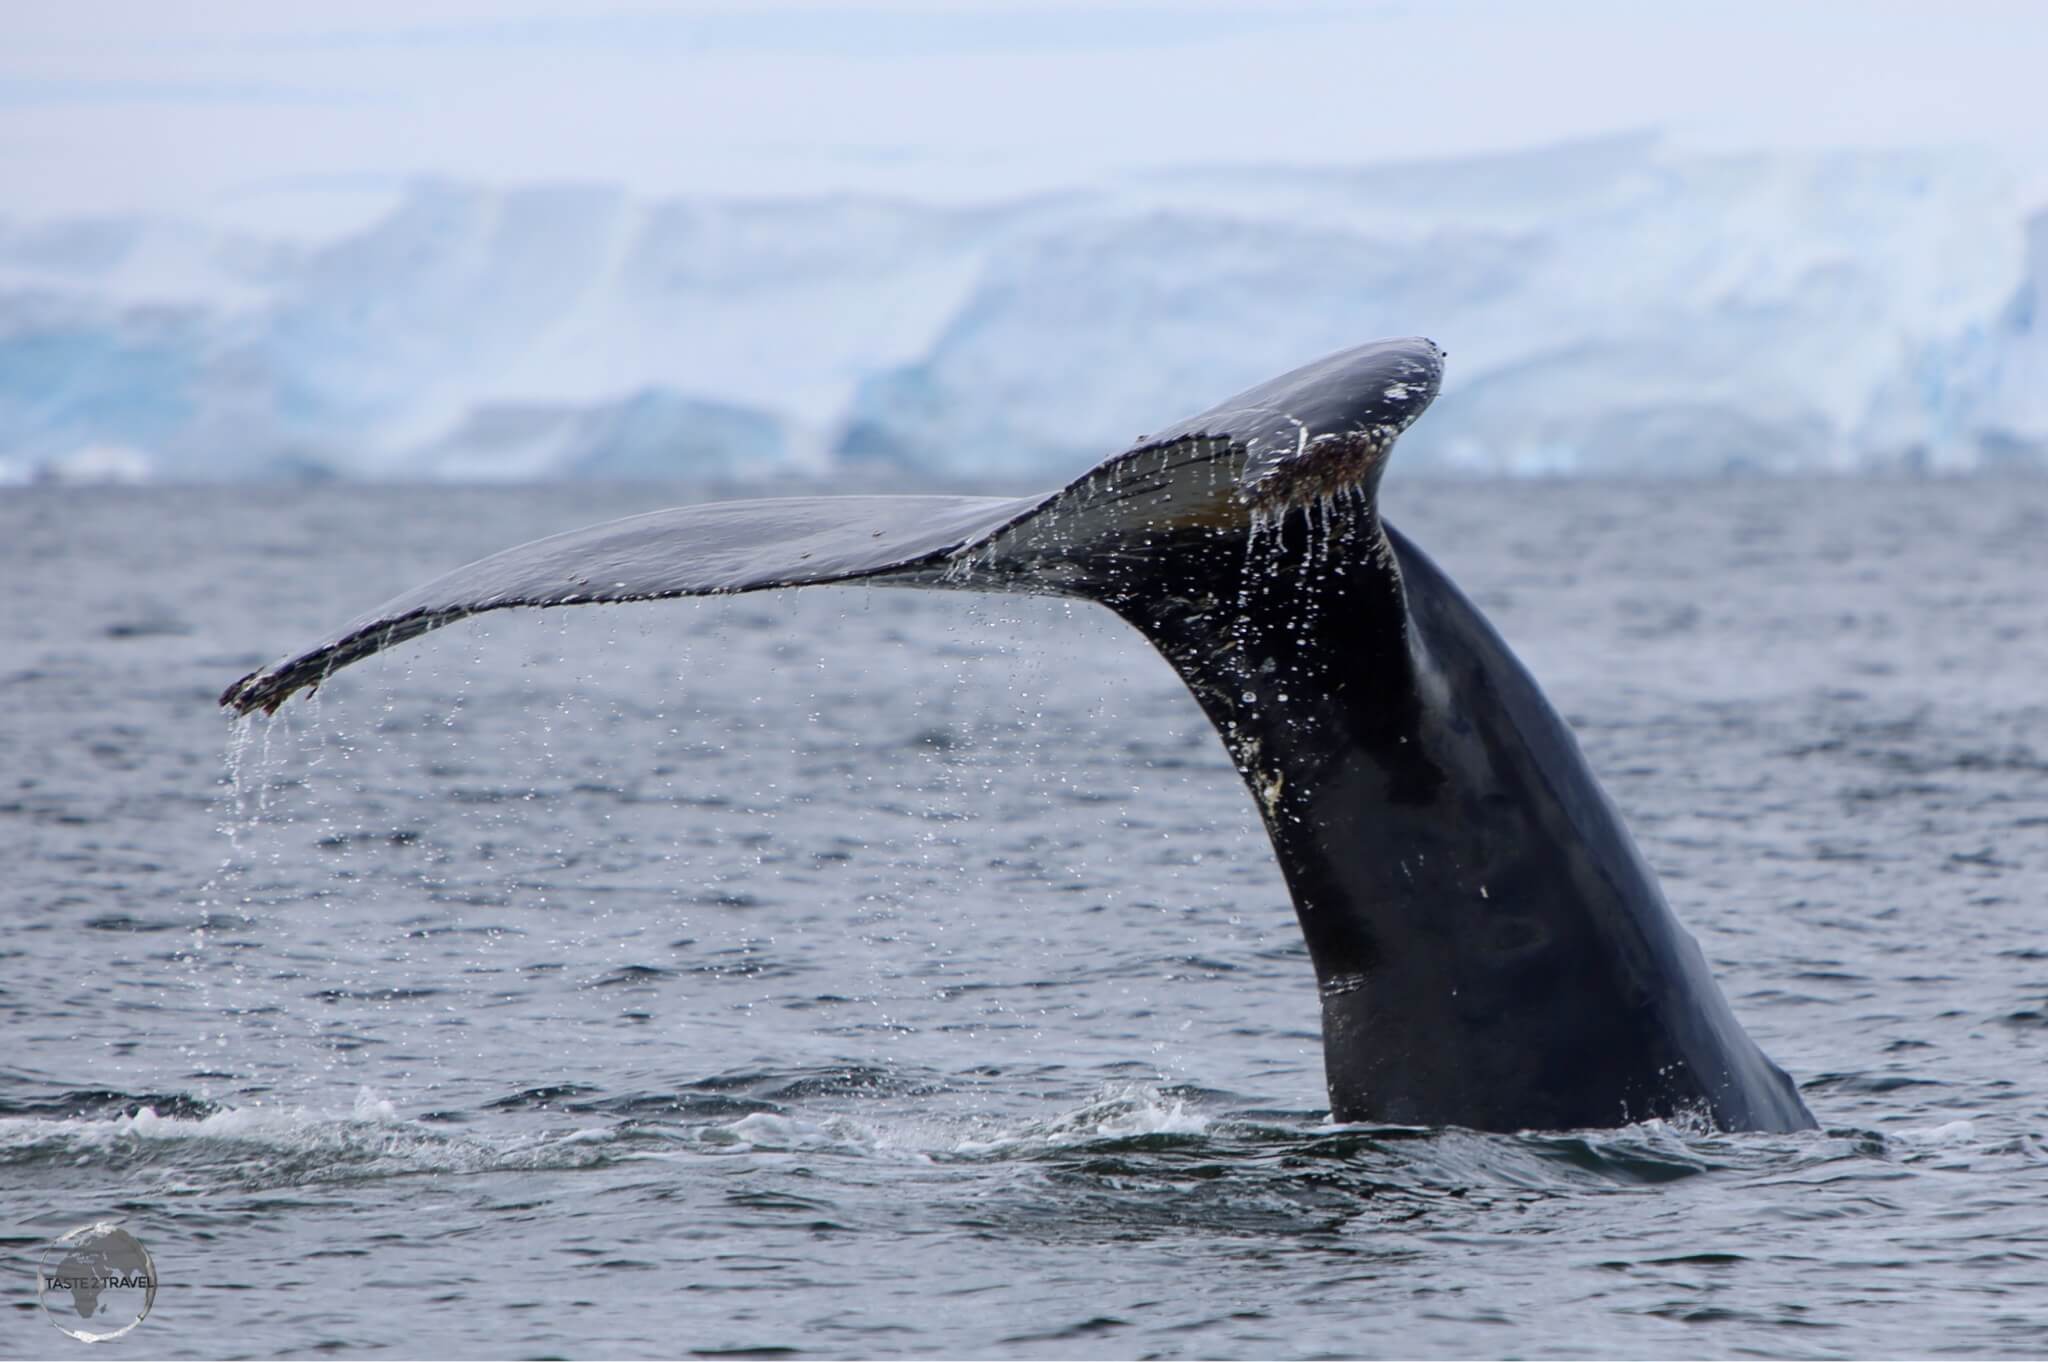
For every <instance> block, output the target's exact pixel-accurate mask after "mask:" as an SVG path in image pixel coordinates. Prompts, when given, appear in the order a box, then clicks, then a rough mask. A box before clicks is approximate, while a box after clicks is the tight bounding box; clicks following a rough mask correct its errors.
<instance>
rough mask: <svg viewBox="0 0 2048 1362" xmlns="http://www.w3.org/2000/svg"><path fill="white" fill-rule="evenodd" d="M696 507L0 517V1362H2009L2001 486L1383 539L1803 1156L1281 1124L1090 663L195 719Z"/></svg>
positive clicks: (1249, 949) (727, 654)
mask: <svg viewBox="0 0 2048 1362" xmlns="http://www.w3.org/2000/svg"><path fill="white" fill-rule="evenodd" d="M691 495H692V494H691V493H690V492H689V491H688V490H687V489H662V488H643V487H625V486H614V487H601V486H589V485H579V486H553V487H522V488H511V489H461V488H441V487H405V488H399V487H359V486H341V487H336V486H326V487H310V488H295V489H253V490H252V489H227V488H182V489H179V488H174V489H130V490H108V489H64V488H42V487H34V488H13V489H7V490H5V491H4V492H0V573H4V590H0V866H4V876H0V962H4V970H0V1241H4V1244H0V1247H4V1253H0V1284H4V1294H0V1300H4V1301H5V1303H6V1304H7V1305H8V1306H9V1307H11V1308H9V1309H8V1310H7V1311H5V1313H4V1316H0V1354H4V1355H6V1356H10V1357H16V1356H31V1355H40V1356H48V1355H56V1356H70V1355H74V1354H80V1353H83V1352H85V1351H86V1345H83V1344H79V1343H74V1342H73V1341H72V1340H71V1339H69V1338H67V1337H65V1336H64V1335H63V1334H60V1333H58V1332H56V1331H55V1330H54V1329H52V1328H51V1326H50V1324H49V1322H48V1321H46V1320H45V1318H44V1317H43V1313H42V1310H41V1308H40V1307H39V1306H38V1304H37V1300H36V1280H35V1273H36V1265H37V1263H38V1261H40V1259H41V1255H42V1254H43V1253H44V1251H45V1246H46V1245H47V1244H48V1243H49V1242H50V1241H51V1240H52V1239H54V1238H55V1237H56V1236H58V1235H60V1234H62V1233H64V1232H65V1231H67V1230H70V1229H72V1228H74V1227H77V1226H80V1225H83V1224H87V1223H90V1222H93V1221H97V1220H104V1219H114V1218H118V1219H121V1220H122V1221H123V1222H124V1228H126V1229H127V1230H128V1231H129V1232H131V1233H132V1234H133V1235H134V1236H135V1237H136V1239H138V1240H139V1241H140V1242H141V1243H143V1244H144V1245H146V1246H147V1248H148V1250H149V1252H150V1253H151V1254H152V1255H153V1257H154V1261H155V1265H156V1269H157V1273H158V1280H159V1289H158V1293H157V1297H156V1301H155V1305H154V1308H153V1310H152V1312H151V1314H150V1315H149V1317H148V1318H147V1319H146V1320H145V1321H144V1322H143V1323H142V1324H141V1326H140V1327H139V1328H137V1329H136V1330H135V1331H134V1332H133V1333H131V1334H129V1335H128V1336H126V1337H125V1338H123V1339H121V1340H118V1341H116V1342H113V1343H109V1344H105V1345H102V1346H101V1349H100V1353H101V1355H110V1356H158V1355H161V1356H173V1357H243V1356H263V1355H271V1354H282V1355H289V1356H342V1357H355V1356H388V1357H413V1356H422V1357H468V1356H496V1355H510V1356H567V1357H586V1356H587V1357H598V1356H628V1357H640V1356H660V1355H686V1356H687V1355H703V1356H834V1355H847V1354H851V1355H869V1356H886V1357H1077V1358H1078V1357H1129V1356H1142V1357H1266V1356H1277V1357H1321V1356H1352V1355H1363V1356H1419V1357H1465V1356H1524V1357H1542V1356H1561V1355H1589V1356H1603V1357H1604V1356H1644V1355H1649V1356H1672V1355H1694V1356H1705V1357H1733V1356H1748V1355H1757V1354H1764V1355H1779V1356H1790V1357H1829V1358H1832V1357H1854V1356H1864V1355H1872V1354H1878V1355H1922V1354H1924V1355H1953V1354H1963V1355H1996V1356H2021V1355H2036V1356H2038V1355H2042V1354H2044V1353H2048V592H2044V586H2043V584H2044V583H2048V483H2042V482H2015V483H2000V482H1981V481H1979V482H1940V481H1916V482H1876V483H1861V482H1859V483H1852V482H1801V483H1791V482H1777V481H1769V482H1766V481H1752V482H1740V483H1684V484H1621V483H1582V482H1555V483H1535V484H1529V483H1515V484H1483V483H1482V484H1471V483H1464V484H1460V483H1429V482H1420V483H1417V482H1407V483H1399V482H1397V483H1396V484H1395V485H1392V486H1390V487H1389V488H1388V490H1387V494H1386V505H1387V508H1388V512H1389V515H1390V518H1392V519H1394V520H1395V521H1396V522H1397V523H1399V524H1400V525H1401V526H1402V527H1403V528H1404V529H1406V530H1407V531H1408V532H1409V533H1410V534H1411V535H1412V536H1413V537H1414V538H1416V539H1417V540H1418V541H1419V542H1420V543H1421V544H1422V545H1423V546H1424V547H1425V548H1427V549H1428V550H1429V551H1430V552H1431V553H1432V554H1433V555H1434V556H1435V557H1436V558H1437V559H1438V561H1439V562H1441V563H1442V564H1443V565H1444V566H1445V567H1446V568H1447V569H1448V570H1449V572H1450V573H1451V574H1452V575H1453V576H1454V577H1455V578H1456V579H1458V580H1459V581H1460V582H1461V583H1462V584H1463V585H1464V586H1465V588H1466V589H1467V590H1468V591H1469V592H1470V593H1471V594H1472V595H1473V596H1474V597H1475V598H1476V599H1477V600H1478V601H1479V602H1480V604H1481V605H1482V606H1483V607H1484V608H1485V609H1486V610H1487V611H1488V612H1489V613H1490V614H1491V616H1492V617H1493V619H1494V620H1495V622H1496V623H1497V624H1498V625H1499V626H1500V627H1501V629H1502V631H1503V632H1504V633H1505V634H1506V636H1507V637H1508V639H1509V640H1510V641H1511V642H1512V643H1513V644H1514V645H1515V646H1516V648H1517V649H1518V650H1519V651H1520V653H1521V654H1522V656H1523V658H1524V659H1525V660H1526V661H1527V662H1528V663H1529V664H1530V666H1531V667H1532V669H1533V670H1534V671H1535V673H1536V674H1537V676H1538V677H1539V678H1541V679H1542V680H1543V682H1544V684H1545V685H1546V687H1547V688H1548V689H1549V692H1550V694H1551V696H1552V698H1553V699H1554V700H1555V701H1556V703H1557V704H1558V706H1559V708H1560V709H1561V711H1562V712H1563V713H1565V714H1566V715H1567V716H1568V717H1569V719H1570V720H1571V722H1572V723H1573V725H1574V726H1575V727H1576V729H1577V730H1578V733H1579V735H1580V738H1581V741H1582V742H1583V744H1584V746H1585V748H1586V750H1587V752H1588V754H1589V756H1590V758H1591V761H1592V763H1593V765H1594V767H1595V769H1596V770H1597V771H1598V772H1599V773H1600V775H1601V776H1602V778H1603V779H1604V780H1605V781H1606V783H1607V785H1608V787H1609V789H1610V790H1611V791H1612V793H1613V794H1614V795H1615V797H1616V799H1617V801H1618V803H1619V804H1620V805H1621V807H1622V808H1623V809H1624V810H1625V811H1626V813H1627V815H1628V817H1629V820H1630V823H1631V825H1632V826H1633V828H1634V829H1635V832H1636V834H1637V835H1638V837H1639V838H1640V839H1641V842H1642V845H1643V847H1644V850H1645V852H1646V853H1647V855H1648V857H1649V859H1650V860H1651V862H1652V863H1653V864H1654V865H1655V866H1656V868H1657V869H1658V871H1659V872H1660V873H1661V875H1662V877H1663V879H1664V883H1665V886H1666V888H1667V890H1668V892H1669V895H1670V897H1671V899H1672V901H1673V905H1674V907H1675V908H1676V909H1677V910H1678V912H1679V914H1680V916H1681V917H1682V918H1683V919H1684V920H1685V921H1686V923H1687V924H1688V925H1689V926H1690V927H1691V929H1692V930H1693V931H1694V932H1695V933H1696V934H1697V935H1698V936H1699V938H1700V940H1701V942H1702V944H1703V945H1704V946H1705V948H1706V951H1707V954H1708V957H1709V958H1710V959H1711V960H1712V961H1713V963H1714V965H1715V968H1716V970H1717V971H1718V973H1719V976H1720V978H1721V981H1722V983H1723V985H1724V987H1725V989H1726V990H1727V992H1728V994H1729V996H1730V998H1731V1000H1732V1001H1733V1003H1734V1006H1735V1009H1736V1011H1737V1012H1738V1014H1739V1015H1740V1016H1741V1018H1742V1019H1743V1021H1744V1023H1745V1024H1746V1025H1747V1027H1748V1028H1749V1030H1750V1031H1751V1033H1752V1034H1753V1035H1754V1036H1755V1037H1756V1038H1757V1040H1758V1041H1759V1042H1760V1043H1761V1044H1762V1046H1763V1047H1764V1049H1765V1050H1766V1051H1767V1052H1768V1053H1769V1054H1771V1055H1772V1056H1773V1057H1774V1058H1775V1059H1776V1060H1777V1061H1778V1062H1779V1063H1781V1064H1782V1065H1784V1066H1785V1067H1786V1068H1787V1069H1789V1070H1790V1071H1791V1072H1792V1073H1793V1074H1794V1075H1795V1076H1796V1078H1797V1079H1798V1080H1799V1082H1800V1085H1801V1087H1802V1088H1803V1090H1804V1093H1805V1096H1806V1100H1807V1101H1808V1103H1809V1104H1810V1105H1811V1107H1812V1108H1813V1110H1814V1113H1815V1114H1816V1116H1817V1117H1818V1118H1819V1120H1820V1122H1821V1125H1822V1129H1820V1130H1818V1131H1814V1132H1809V1133H1804V1134H1798V1135H1720V1134H1712V1133H1706V1132H1702V1131H1700V1130H1695V1129H1686V1128H1679V1127H1674V1126H1670V1125H1665V1124H1661V1123H1654V1122H1653V1123H1650V1124H1645V1125H1640V1126H1635V1127H1631V1128H1628V1129H1623V1130H1614V1131H1593V1132H1543V1133H1527V1134H1520V1135H1483V1134H1476V1133H1472V1132H1469V1131H1463V1130H1414V1129H1382V1128H1373V1127H1360V1126H1337V1125H1332V1124H1331V1123H1330V1122H1329V1120H1328V1115H1327V1110H1326V1106H1325V1097H1324V1092H1323V1079H1322V1063H1321V1056H1320V1043H1319V1032H1318V1020H1317V1008H1316V998H1315V990H1314V987H1313V982H1312V978H1311V975H1310V971H1309V963H1308V959H1307V956H1306V953H1305V951H1304V950H1303V948H1302V945H1301V942H1300V938H1299V936H1298V934H1297V931H1296V928H1295V925H1294V922H1293V917H1292V912H1291V910H1290V908H1289V906H1288V899H1287V895H1286V893H1285V891H1284V889H1283V887H1282V885H1281V882H1280V878H1279V875H1278V873H1277V871H1276V869H1275V867H1274V865H1273V862H1272V858H1271V855H1270V853H1269V851H1268V849H1267V847H1266V844H1265V841H1264V837H1263V834H1262V833H1261V831H1260V828H1259V825H1258V822H1257V819H1256V817H1255V814H1254V811H1253V807H1252V803H1251V800H1250V798H1249V796H1248V795H1247V794H1246V792H1245V791H1244V789H1243V787H1242V786H1241V784H1240V783H1239V781H1238V779H1237V777H1236V775H1235V774H1234V772H1233V771H1232V770H1231V768H1230V766H1229V765H1228V764H1227V762H1226V760H1225V757H1224V753H1223V751H1222V748H1221V746H1220V745H1219V743H1218V742H1217V740H1216V738H1215V736H1214V734H1213V733H1212V732H1211V730H1210V728H1209V726H1208V724H1207V723H1206V722H1205V721H1204V720H1203V718H1202V717H1201V715H1200V714H1199V713H1198V711H1197V710H1196V707H1195V705H1194V703H1193V701H1192V700H1191V699H1190V698H1189V697H1188V696H1187V695H1186V694H1185V693H1184V692H1183V690H1182V689H1181V687H1180V683H1179V682H1178V681H1177V680H1176V679H1175V677H1174V676H1173V674H1172V673H1171V671H1170V670H1169V669H1168V668H1167V667H1166V665H1165V664H1164V663H1163V662H1161V661H1160V660H1159V659H1158V658H1157V657H1155V656H1154V655H1153V654H1152V653H1151V652H1150V651H1149V649H1148V648H1147V647H1146V645H1145V644H1144V643H1143V642H1142V641H1141V640H1140V639H1139V638H1138V637H1137V636H1136V635H1135V634H1133V633H1130V632H1129V631H1127V630H1126V629H1125V628H1124V627H1123V626H1121V625H1120V624H1118V623H1117V622H1116V621H1115V620H1114V619H1113V618H1111V617H1110V616H1109V615H1108V614H1107V612H1104V611H1101V610H1098V609H1095V608H1092V607H1086V606H1080V605H1075V606H1068V605H1064V604H1061V603H1058V602H1048V601H1043V600H1016V599H1007V598H1000V597H966V596H951V595H947V596H935V595H925V594H920V593H913V592H904V591H889V590H871V589H861V588H829V589H817V590H810V591H803V592H793V593H780V594H772V595H760V596H749V597H743V598H737V599H728V600H719V601H710V602H692V603H675V604H665V605H645V606H628V607H604V608H596V607H585V608H577V609H567V610H554V611H547V612H519V613H508V614H501V615H497V616H493V617H488V618H485V619H483V620H478V621H473V622H470V623H468V624H465V625H459V626H457V627H454V628H451V629H448V630H445V631H442V632H440V633H438V634H435V635H432V636H430V637H429V638H427V639H424V640H421V641H419V642H416V643H413V644H409V645H407V646H405V647H402V648H400V649H397V650H395V651H394V652H392V653H389V654H386V655H383V656H381V657H378V658H375V659H372V660H371V661H369V662H366V663H364V664H361V665H359V666H358V667H356V668H353V669H351V670H350V671H348V672H345V673H342V674H340V675H338V676H336V677H335V678H333V679H332V680H331V681H330V682H329V683H328V684H327V685H326V686H324V687H323V688H322V689H321V690H320V692H319V693H318V694H317V695H316V696H315V697H314V698H313V699H312V700H311V701H310V702H309V703H298V702H295V703H294V704H292V705H290V706H288V707H287V708H286V709H285V710H283V711H281V712H280V713H279V715H278V716H277V717H276V718H275V719H274V720H262V719H258V720H255V721H249V722H244V723H242V724H239V725H235V724H230V723H229V722H228V721H227V720H226V719H225V718H224V717H223V716H222V714H221V712H220V711H219V710H217V708H216V707H215V704H214V700H215V697H216V696H217V695H218V693H219V692H220V690H221V688H222V687H223V686H224V685H225V684H226V683H227V682H229V681H231V680H233V679H234V678H236V677H237V676H240V675H241V674H242V673H244V672H246V671H248V670H250V669H251V668H253V667H255V666H258V665H260V664H262V663H265V662H267V661H270V660H271V659H273V658H274V657H276V656H277V655H278V654H280V653H283V652H284V651H286V650H287V649H291V648H295V647H297V646H299V645H301V644H304V643H307V642H310V641H312V640H313V639H315V638H316V637H318V636H319V635H321V634H324V633H325V632H326V631H327V630H328V629H329V628H330V627H331V626H334V625H336V624H338V623H340V622H342V621H343V620H345V619H347V618H348V617H351V616H353V615H354V614H356V613H357V612H358V611H359V610H361V609H363V608H366V607H368V606H371V605H374V604H376V603H377V602H379V601H381V600H382V599H384V598H385V597H386V596H389V595H391V594H394V593H396V592H397V591H399V590H400V589H402V588H405V587H408V586H410V585H412V584H414V583H416V582H418V581H420V580H423V579H424V578H426V577H428V576H431V575H434V574H436V573H438V572H439V571H441V570H442V569H445V568H447V567H451V566H454V565H456V564H458V563H461V562H465V561H467V560H469V559H471V558H474V557H477V556H479V555H481V554H483V553H485V552H488V551H490V550H493V549H496V548H499V547H502V546H505V545H508V544H511V543H514V542H517V541H521V540H524V539H528V538H531V537H535V536H538V535H541V534H545V533H551V532H553V531H556V530H561V529H566V528H571V527H574V526H577V525H581V524H585V523H588V522H591V521H596V520H601V519H605V518H609V517H613V516H618V515H624V514H629V513H632V512H635V511H640V510H645V509H651V508H653V507H656V506H661V505H667V504H673V503H675V502H677V501H681V500H687V499H690V497H691Z"/></svg>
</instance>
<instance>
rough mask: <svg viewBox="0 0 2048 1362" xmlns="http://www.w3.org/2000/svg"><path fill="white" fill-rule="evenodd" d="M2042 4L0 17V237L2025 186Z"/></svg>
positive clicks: (114, 11) (185, 9) (378, 5)
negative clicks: (1977, 150) (511, 199)
mask: <svg viewBox="0 0 2048 1362" xmlns="http://www.w3.org/2000/svg"><path fill="white" fill-rule="evenodd" d="M2044 70H2048V4H2036V3H2028V2H2027V0H2014V2H2013V3H1994V2H1993V0H1981V2H1980V3H1974V4H1963V3H1955V0H1945V2H1944V3H1941V4H1934V3H1895V4H1887V3H1877V2H1875V0H1870V2H1865V3H1841V4H1802V3H1798V0H1772V2H1771V3H1755V2H1754V0H1724V2H1723V3H1716V4H1701V5H1684V6H1678V5H1662V4H1641V3H1599V2H1598V0H1586V2H1585V3H1572V4H1568V3H1557V2H1552V3H1533V2H1532V3H1526V4H1478V3H1456V2H1455V0H1450V2H1445V3H1398V2H1394V3H1382V4H1356V5H1330V4H1288V3H1285V0H1281V2H1280V3H1275V4H1252V3H1227V2H1224V0H1217V2H1216V3H1199V2H1198V0H1197V2H1190V0H1181V2H1180V3H1156V4H1142V3H1133V4H1124V5H1114V6H1112V5H1104V4H1101V3H1095V2H1093V0H1091V2H1090V3H1085V4H1068V3H1058V2H1057V0H1052V2H1046V0H1040V2H1039V3H1032V4H1028V5H1027V4H1016V5H1006V4H982V5H967V4H959V5H931V4H924V5H920V4H892V5H869V4H863V3H858V2H856V3H832V4H805V3H791V2H790V0H751V2H750V3H744V4H732V5H720V4H698V5H686V6H678V5H650V4H644V3H605V0H592V2H591V3H582V4H577V3H570V2H569V0H448V2H447V3H438V4H435V3H420V0H412V2H411V3H396V2H395V0H352V2H351V3H348V4H334V5H313V4H298V3H288V2H287V0H216V2H213V3H176V2H174V0H65V3H61V4H43V3H10V4H7V5H6V6H5V7H4V8H0V175H4V199H0V217H8V218H42V217H52V216H60V215H71V214H76V213H102V212H125V211H132V210H143V211H149V212H159V213H175V214H179V215H188V216H198V217H204V218H211V219H225V220H230V221H241V222H247V223H251V224H260V225H264V226H272V227H276V226H290V227H296V228H303V229H307V230H331V229H333V228H335V227H338V226H343V225H347V224H348V222H349V221H350V220H351V219H353V218H360V217H361V216H362V215H364V214H366V213H368V212H373V211H375V210H376V208H377V207H378V206H380V205H381V203H382V201H383V200H384V199H385V197H386V196H388V194H389V193H390V192H391V189H392V187H393V186H395V185H396V184H398V183H400V182H402V181H403V180H404V179H405V178H407V177H411V176H416V175H422V174H438V175H448V176H455V177H460V178H466V179H478V180H486V181H492V182H499V183H530V182H536V181H548V180H579V181H604V182H611V183H619V184H623V185H626V186H628V187H630V188H633V189H635V190H638V191H641V192H646V193H676V192H702V191H712V192H774V193H782V192H804V191H812V190H818V189H830V188H851V189H865V190H876V191H883V192H898V193H910V194H915V195H919V196H926V197H936V196H945V197H987V196H996V195H1007V194H1014V193H1019V192H1026V191H1030V190H1033V189H1040V188H1045V187H1051V186H1061V185H1073V184H1082V183H1088V182H1091V181H1096V180H1100V179H1102V178H1105V177H1111V176H1114V175H1115V174H1117V173H1119V172H1121V171H1126V170H1130V169H1135V168H1153V167H1159V166H1170V165H1181V164H1196V163H1231V164H1247V163H1267V164H1270V163H1288V164H1297V165H1300V164H1333V163H1359V162H1368V161H1382V160H1388V159H1400V158H1410V157H1424V156H1436V155H1443V154H1455V153H1459V152H1468V151H1480V150H1497V149H1504V148H1512V147H1518V146H1528V145H1534V144H1539V143H1545V142H1554V141H1558V140H1561V139H1565V138H1570V137H1577V136H1584V135H1587V134H1593V133H1600V132H1608V131H1617V130H1623V129H1638V128H1659V129H1663V130H1664V131H1665V132H1666V133H1667V134H1668V135H1669V136H1670V137H1671V139H1672V140H1673V142H1674V144H1675V145H1678V146H1681V147H1704V148H1712V149H1747V148H1759V147H1785V146H1802V147H1811V146H1836V145H1848V146H1870V145H1881V146H1927V145H1941V144H1972V145H1978V146H1988V147H1991V148H1994V149H1996V150H1998V151H2000V152H2001V153H2003V154H2006V155H2008V156H2010V157H2011V158H2012V159H2013V161H2014V162H2015V164H2016V165H2017V166H2018V167H2019V168H2020V170H2021V173H2022V174H2023V175H2024V176H2025V177H2026V179H2027V181H2028V183H2029V184H2038V185H2041V186H2043V187H2044V188H2048V132H2044V127H2043V125H2044V122H2048V120H2044V119H2043V117H2042V112H2043V102H2042V101H2043V96H2042V94H2041V88H2042V80H2043V76H2042V72H2043V71H2044Z"/></svg>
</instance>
